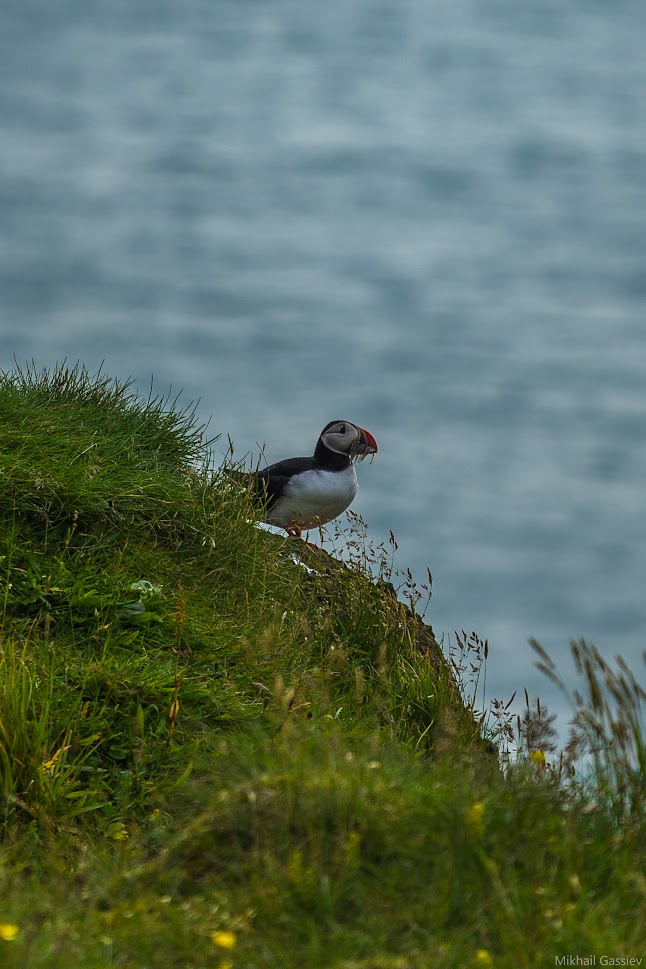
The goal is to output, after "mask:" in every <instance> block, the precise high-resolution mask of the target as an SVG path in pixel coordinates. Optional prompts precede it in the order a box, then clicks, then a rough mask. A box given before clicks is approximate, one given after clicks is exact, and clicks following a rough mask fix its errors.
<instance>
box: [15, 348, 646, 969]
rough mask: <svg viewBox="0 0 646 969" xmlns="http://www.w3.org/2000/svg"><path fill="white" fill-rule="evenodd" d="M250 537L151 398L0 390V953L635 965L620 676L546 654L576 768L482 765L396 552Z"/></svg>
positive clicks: (224, 968)
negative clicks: (577, 701)
mask: <svg viewBox="0 0 646 969" xmlns="http://www.w3.org/2000/svg"><path fill="white" fill-rule="evenodd" d="M253 517H254V511H253V508H252V507H251V506H250V503H249V496H248V495H247V494H246V493H245V492H244V491H241V490H240V489H239V488H237V487H235V486H234V485H232V484H231V483H230V482H229V481H228V479H227V478H226V477H225V476H224V475H222V473H221V471H220V469H219V468H211V467H209V442H208V440H207V439H206V429H205V428H201V427H198V426H196V424H195V419H194V414H193V413H192V412H190V411H188V412H186V411H181V410H180V409H179V408H178V407H177V401H170V400H168V399H158V398H153V397H150V398H149V399H148V400H142V399H140V398H138V397H137V396H136V395H135V394H133V393H132V392H131V390H130V388H129V386H128V385H127V384H125V385H123V384H119V383H118V382H114V381H112V380H109V379H107V378H105V377H104V376H103V375H101V374H98V375H90V374H88V373H87V372H86V371H85V370H84V369H83V368H82V367H78V366H77V367H75V368H71V369H69V368H66V367H64V366H63V367H60V368H58V369H56V370H55V371H53V372H51V373H46V372H42V373H40V372H38V371H36V370H35V368H30V369H27V370H26V371H21V370H18V369H17V370H15V371H14V372H12V373H5V374H0V581H1V583H2V584H1V585H0V593H1V594H2V610H1V612H0V965H2V966H8V967H12V966H16V967H18V966H20V967H23V966H28V967H37V969H40V967H47V969H49V967H61V969H63V967H65V969H67V967H69V966H71V965H74V966H77V967H81V969H83V967H92V969H94V967H103V966H106V967H107V966H120V967H133V969H134V967H137V969H143V967H151V969H152V967H155V969H156V967H166V966H181V967H187V969H190V967H193V969H198V967H207V966H209V967H211V966H216V967H220V969H252V967H258V969H264V967H270V966H277V967H281V969H282V967H284V969H290V967H297V966H298V967H302V966H307V967H312V969H318V967H320V969H324V967H325V969H409V967H410V969H426V967H434V966H439V967H445V966H446V967H448V966H456V967H457V966H460V967H464V966H510V967H511V966H514V967H517V966H539V965H540V966H543V965H554V964H567V963H559V962H555V959H558V958H561V957H563V956H569V955H579V956H580V957H582V958H583V957H586V958H587V957H591V956H596V958H597V962H596V964H597V965H601V964H608V965H630V964H632V965H638V964H639V963H638V962H632V963H631V962H630V961H629V960H630V959H638V958H640V957H644V958H645V959H646V877H645V865H644V862H645V857H646V837H644V835H645V830H644V828H645V823H644V811H643V794H644V774H645V763H646V756H645V752H644V743H643V736H644V734H643V720H640V716H641V707H640V703H641V701H642V699H643V698H644V695H643V691H641V688H640V687H639V686H638V685H637V684H636V682H635V680H634V678H631V674H630V673H629V671H628V670H625V672H623V671H622V670H621V669H620V671H619V674H618V675H617V676H615V677H614V678H613V676H614V674H613V672H612V671H610V670H609V669H606V670H604V669H603V667H599V670H600V672H601V674H602V675H601V676H600V677H599V680H600V686H599V685H598V684H597V687H598V688H597V691H596V692H595V683H596V680H595V669H596V667H595V666H594V663H595V662H596V660H595V655H596V654H595V653H594V651H593V650H592V651H591V650H590V649H589V648H588V647H586V646H585V644H580V645H579V647H578V649H579V653H578V654H575V659H576V656H577V655H578V657H579V661H580V663H581V664H582V667H583V668H585V671H586V673H587V682H588V684H589V686H590V702H589V704H588V706H587V708H586V707H584V708H583V727H582V728H581V729H582V730H584V729H587V731H588V734H590V735H595V736H596V737H597V748H598V749H597V752H596V754H595V755H593V769H588V771H587V774H586V776H585V778H583V779H580V780H578V779H576V778H568V777H566V776H565V775H564V772H563V770H560V771H558V770H556V769H551V768H550V766H549V764H546V762H545V754H544V752H543V751H542V750H541V748H540V745H539V743H538V740H537V742H535V743H529V737H530V731H529V728H528V727H526V729H525V733H524V737H525V740H526V741H527V743H526V749H525V755H526V756H525V757H524V758H521V759H520V760H519V762H518V764H517V765H516V766H515V767H514V769H501V767H500V765H499V763H498V762H497V759H496V757H495V756H493V755H492V754H491V746H490V745H488V744H487V741H488V740H489V739H490V738H489V737H487V736H483V732H485V731H484V728H483V724H482V722H481V721H480V719H479V718H478V717H477V716H476V715H475V713H474V710H473V707H472V703H470V702H469V701H468V699H467V698H466V697H465V687H464V684H463V683H462V682H461V680H460V670H459V669H458V670H457V671H456V669H455V665H454V664H451V663H450V662H449V660H448V659H447V658H445V657H444V656H443V655H442V652H441V650H440V649H439V647H438V645H437V643H436V642H435V639H434V637H433V634H432V630H431V629H430V627H429V626H427V625H426V624H425V623H424V621H423V619H422V618H421V617H420V615H418V613H417V612H416V610H415V605H416V603H417V600H418V599H419V596H420V594H421V592H420V590H417V589H416V588H415V586H414V584H413V583H412V582H411V581H410V577H409V578H406V576H405V575H404V577H403V579H402V581H403V588H401V589H400V590H399V593H400V595H399V598H398V597H397V595H394V594H393V590H392V584H391V583H392V580H393V569H392V558H391V556H392V554H393V551H394V548H393V546H394V540H393V543H392V546H391V547H390V548H388V549H384V548H381V547H380V548H378V549H374V548H373V547H372V546H370V543H369V542H368V540H367V537H366V535H365V534H362V532H361V523H360V522H359V521H358V520H357V519H356V518H352V519H351V527H352V525H354V527H353V530H352V532H351V534H350V535H349V536H348V535H345V536H344V539H345V541H346V549H349V550H350V551H349V554H346V561H345V562H341V561H340V560H339V559H338V558H336V557H334V556H330V555H328V554H326V553H324V552H322V551H321V550H317V549H312V548H309V547H306V546H302V545H301V544H300V543H298V544H297V543H295V542H294V541H292V540H288V539H282V538H280V537H278V536H276V535H273V534H270V533H268V532H265V531H263V530H260V529H258V528H256V527H255V526H254V524H253ZM428 591H429V590H422V592H428ZM402 598H404V599H407V600H408V604H406V603H405V602H402V601H401V599H402ZM536 648H537V650H538V651H539V657H540V660H541V663H542V664H543V668H544V670H545V672H546V673H547V675H549V676H551V677H552V678H553V679H556V678H557V673H556V670H555V669H554V667H553V666H552V665H551V661H550V660H549V657H547V656H545V655H544V654H543V653H542V652H541V651H540V647H538V646H537V647H536ZM586 662H588V664H589V665H588V667H586V666H585V664H586ZM590 664H591V665H590ZM604 677H605V679H604ZM622 678H623V679H622ZM621 683H624V684H625V691H624V692H625V696H623V701H622V702H623V707H622V706H621V703H620V708H621V709H622V710H624V711H625V715H624V716H623V720H622V721H621V722H622V723H624V728H625V729H624V728H622V730H624V732H625V733H626V736H623V734H622V737H619V736H617V737H615V738H614V740H613V737H612V733H613V729H612V728H611V729H609V730H606V731H605V732H604V731H603V730H602V729H601V728H600V727H599V729H598V730H597V732H596V734H595V729H596V728H595V725H596V726H597V727H598V725H599V724H600V723H601V721H602V720H603V717H604V716H605V713H606V711H605V708H604V706H603V704H604V703H606V700H605V699H604V696H605V695H604V694H603V691H604V689H605V690H606V692H608V690H609V691H610V693H612V694H613V697H614V692H617V693H618V694H620V700H621V694H622V689H623V687H622V686H621ZM618 684H619V685H618ZM613 691H614V692H613ZM614 700H615V701H617V698H616V697H614ZM617 702H619V701H617ZM586 710H587V714H588V719H587V725H586V722H585V713H586ZM579 713H581V711H579ZM609 716H610V714H609ZM595 718H596V719H595ZM609 722H610V724H614V723H616V722H619V721H616V720H613V719H612V717H610V720H609ZM621 732H622V731H621V730H619V728H617V729H616V730H614V733H616V734H619V733H621ZM535 739H536V738H535ZM622 743H623V745H624V747H623V748H622V749H623V754H621V751H620V750H619V748H620V747H621V744H622ZM604 744H605V748H604V747H603V745H604ZM613 744H614V746H613ZM600 745H601V746H600ZM599 750H601V754H600V753H599ZM617 751H619V754H618V753H617ZM608 765H611V767H612V769H608ZM561 766H562V764H561ZM602 957H606V958H608V959H616V960H625V961H616V962H614V963H613V962H605V963H603V962H601V961H600V960H601V958H602ZM577 964H585V963H577ZM587 964H590V965H593V964H595V963H592V962H590V963H587Z"/></svg>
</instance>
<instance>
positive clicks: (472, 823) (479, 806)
mask: <svg viewBox="0 0 646 969" xmlns="http://www.w3.org/2000/svg"><path fill="white" fill-rule="evenodd" d="M484 813H485V806H484V804H483V803H482V801H476V802H475V804H472V805H471V807H470V808H469V809H468V810H467V824H468V825H469V827H470V828H472V830H473V831H475V832H476V833H477V834H482V832H483V831H484V822H483V818H484ZM483 951H484V950H483Z"/></svg>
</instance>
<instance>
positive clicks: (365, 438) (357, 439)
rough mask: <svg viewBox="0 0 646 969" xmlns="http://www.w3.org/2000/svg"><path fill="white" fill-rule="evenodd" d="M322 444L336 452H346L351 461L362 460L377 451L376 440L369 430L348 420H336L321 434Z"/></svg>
mask: <svg viewBox="0 0 646 969" xmlns="http://www.w3.org/2000/svg"><path fill="white" fill-rule="evenodd" d="M321 440H322V441H323V444H325V446H326V447H327V448H329V449H330V451H336V452H337V454H347V455H348V457H349V458H350V460H351V461H353V462H357V461H363V459H364V458H365V457H366V456H367V455H368V454H376V453H377V442H376V441H375V439H374V437H373V436H372V434H371V433H370V432H369V431H366V430H364V429H363V428H362V427H357V426H356V424H350V422H349V421H336V422H335V423H334V424H330V426H329V427H327V428H326V429H325V430H324V431H323V433H322V434H321Z"/></svg>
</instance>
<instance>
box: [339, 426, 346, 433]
mask: <svg viewBox="0 0 646 969" xmlns="http://www.w3.org/2000/svg"><path fill="white" fill-rule="evenodd" d="M339 434H345V424H342V425H341V427H340V428H339Z"/></svg>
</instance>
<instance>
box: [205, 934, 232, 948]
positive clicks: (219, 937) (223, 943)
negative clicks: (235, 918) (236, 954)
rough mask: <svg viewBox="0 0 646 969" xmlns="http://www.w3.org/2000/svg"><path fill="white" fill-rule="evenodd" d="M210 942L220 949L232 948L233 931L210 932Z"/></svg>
mask: <svg viewBox="0 0 646 969" xmlns="http://www.w3.org/2000/svg"><path fill="white" fill-rule="evenodd" d="M211 942H213V944H214V945H219V946H220V948H221V949H234V948H235V944H236V934H235V932H226V931H222V932H211Z"/></svg>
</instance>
